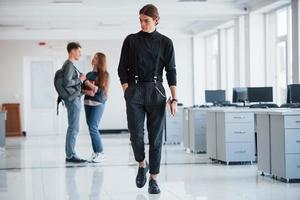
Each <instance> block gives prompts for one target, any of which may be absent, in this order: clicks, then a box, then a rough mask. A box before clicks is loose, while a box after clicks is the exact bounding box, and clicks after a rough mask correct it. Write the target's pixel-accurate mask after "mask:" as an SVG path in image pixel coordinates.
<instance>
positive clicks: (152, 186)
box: [148, 179, 160, 194]
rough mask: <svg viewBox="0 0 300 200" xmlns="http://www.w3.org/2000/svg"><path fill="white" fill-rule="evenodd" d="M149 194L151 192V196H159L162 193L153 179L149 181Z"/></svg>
mask: <svg viewBox="0 0 300 200" xmlns="http://www.w3.org/2000/svg"><path fill="white" fill-rule="evenodd" d="M148 192H149V194H159V193H160V189H159V187H158V185H157V182H156V180H153V179H150V180H149V188H148Z"/></svg>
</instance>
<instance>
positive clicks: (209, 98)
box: [205, 90, 225, 103]
mask: <svg viewBox="0 0 300 200" xmlns="http://www.w3.org/2000/svg"><path fill="white" fill-rule="evenodd" d="M205 101H206V102H207V103H221V102H225V90H205Z"/></svg>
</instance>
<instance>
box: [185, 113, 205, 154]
mask: <svg viewBox="0 0 300 200" xmlns="http://www.w3.org/2000/svg"><path fill="white" fill-rule="evenodd" d="M188 118H189V141H190V142H189V145H190V150H191V151H192V152H195V153H200V152H201V153H203V152H206V151H207V147H206V109H201V108H190V109H189V116H188Z"/></svg>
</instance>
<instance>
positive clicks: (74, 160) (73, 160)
mask: <svg viewBox="0 0 300 200" xmlns="http://www.w3.org/2000/svg"><path fill="white" fill-rule="evenodd" d="M66 162H69V163H85V162H87V161H86V160H84V159H80V158H77V157H72V158H66Z"/></svg>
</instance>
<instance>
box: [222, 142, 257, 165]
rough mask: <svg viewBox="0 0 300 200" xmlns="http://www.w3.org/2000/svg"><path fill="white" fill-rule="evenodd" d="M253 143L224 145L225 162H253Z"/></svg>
mask: <svg viewBox="0 0 300 200" xmlns="http://www.w3.org/2000/svg"><path fill="white" fill-rule="evenodd" d="M254 146H255V145H254V143H253V142H246V143H237V142H236V143H235V142H233V143H226V158H227V159H226V160H227V161H229V162H230V161H235V162H243V161H254V160H255V156H254V154H255V151H254Z"/></svg>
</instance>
